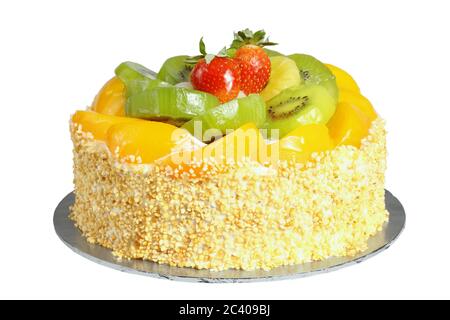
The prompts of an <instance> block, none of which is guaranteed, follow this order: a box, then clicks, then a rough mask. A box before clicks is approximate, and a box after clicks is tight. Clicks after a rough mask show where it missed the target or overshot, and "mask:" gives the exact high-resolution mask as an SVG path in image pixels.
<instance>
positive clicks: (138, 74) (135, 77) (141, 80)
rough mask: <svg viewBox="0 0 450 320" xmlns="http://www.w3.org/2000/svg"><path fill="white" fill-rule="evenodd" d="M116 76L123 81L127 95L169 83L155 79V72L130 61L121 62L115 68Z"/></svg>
mask: <svg viewBox="0 0 450 320" xmlns="http://www.w3.org/2000/svg"><path fill="white" fill-rule="evenodd" d="M115 74H116V76H117V77H118V78H119V79H120V80H122V81H123V82H124V83H125V87H126V88H127V96H132V95H134V94H137V93H139V92H142V91H145V90H149V89H152V88H155V87H159V86H168V85H169V84H168V83H166V82H164V81H161V80H159V79H156V73H155V72H153V71H151V70H150V69H147V68H146V67H144V66H142V65H140V64H138V63H135V62H131V61H126V62H123V63H121V64H120V65H119V66H118V67H117V68H116V70H115Z"/></svg>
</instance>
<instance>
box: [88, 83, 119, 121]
mask: <svg viewBox="0 0 450 320" xmlns="http://www.w3.org/2000/svg"><path fill="white" fill-rule="evenodd" d="M125 101H126V88H125V84H124V83H123V81H122V80H120V79H119V78H117V77H113V78H112V79H110V80H109V81H108V82H107V83H106V84H105V85H104V86H103V88H102V89H101V90H100V91H99V93H98V94H97V96H96V97H95V99H94V102H92V110H94V111H96V112H99V113H102V114H108V115H114V116H124V115H125Z"/></svg>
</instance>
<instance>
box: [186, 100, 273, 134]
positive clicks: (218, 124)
mask: <svg viewBox="0 0 450 320" xmlns="http://www.w3.org/2000/svg"><path fill="white" fill-rule="evenodd" d="M265 120H266V104H265V103H264V100H263V99H262V98H261V96H259V95H257V94H252V95H249V96H247V97H244V98H240V99H234V100H231V101H229V102H226V103H224V104H222V105H220V106H218V107H215V108H212V109H210V110H208V111H206V112H205V113H204V114H202V115H201V116H199V117H197V118H194V119H192V120H190V121H188V122H186V123H185V124H184V125H183V128H185V129H187V130H188V131H189V132H191V133H192V134H193V135H194V136H196V137H197V139H199V140H203V141H210V140H211V139H212V138H213V137H217V136H222V135H224V134H226V131H227V130H234V129H237V128H239V127H241V126H242V125H244V124H246V123H249V122H251V123H254V124H255V125H256V126H258V127H260V126H261V125H263V124H264V122H265Z"/></svg>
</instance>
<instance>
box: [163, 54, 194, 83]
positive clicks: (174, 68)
mask: <svg viewBox="0 0 450 320" xmlns="http://www.w3.org/2000/svg"><path fill="white" fill-rule="evenodd" d="M188 58H189V56H186V55H184V56H175V57H171V58H169V59H167V60H166V61H165V62H164V63H163V65H162V66H161V69H160V70H159V72H158V75H157V78H158V79H159V80H162V81H165V82H167V83H170V84H172V85H175V84H178V83H181V82H188V81H189V77H190V75H191V71H192V69H193V67H194V65H189V64H186V63H185V61H186V59H188Z"/></svg>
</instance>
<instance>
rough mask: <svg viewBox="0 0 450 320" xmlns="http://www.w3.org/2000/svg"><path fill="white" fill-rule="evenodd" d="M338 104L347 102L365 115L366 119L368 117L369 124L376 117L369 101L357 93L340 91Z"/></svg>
mask: <svg viewBox="0 0 450 320" xmlns="http://www.w3.org/2000/svg"><path fill="white" fill-rule="evenodd" d="M339 102H348V103H350V104H352V105H354V106H355V107H357V108H359V109H360V110H361V111H362V112H364V114H366V115H367V117H369V120H370V121H371V122H372V121H373V120H375V119H376V118H377V117H378V115H377V113H376V111H375V109H374V108H373V106H372V104H371V103H370V101H369V100H368V99H367V98H366V97H364V96H363V95H361V94H359V93H357V92H354V91H350V90H346V89H342V90H340V92H339Z"/></svg>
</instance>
